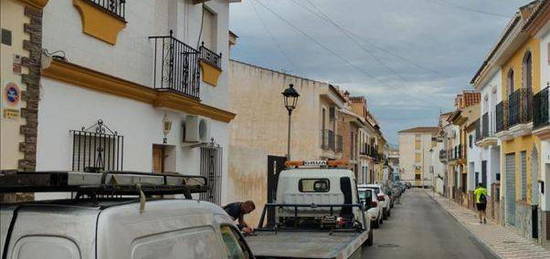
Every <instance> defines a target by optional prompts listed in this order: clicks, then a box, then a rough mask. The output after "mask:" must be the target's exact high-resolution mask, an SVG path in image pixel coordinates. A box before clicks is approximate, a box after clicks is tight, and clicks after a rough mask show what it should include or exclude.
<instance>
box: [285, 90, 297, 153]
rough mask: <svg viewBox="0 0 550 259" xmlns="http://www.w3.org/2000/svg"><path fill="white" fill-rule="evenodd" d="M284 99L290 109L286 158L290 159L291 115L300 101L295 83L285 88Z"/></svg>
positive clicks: (288, 109)
mask: <svg viewBox="0 0 550 259" xmlns="http://www.w3.org/2000/svg"><path fill="white" fill-rule="evenodd" d="M281 94H282V95H283V99H284V102H285V108H286V110H287V111H288V144H287V153H286V158H287V159H288V160H290V126H291V122H292V121H291V117H292V111H293V110H294V109H295V108H296V103H298V97H299V96H300V94H299V93H298V92H297V91H296V89H294V85H293V84H289V85H288V88H287V89H285V90H284V91H283V92H282V93H281Z"/></svg>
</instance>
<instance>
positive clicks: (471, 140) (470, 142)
mask: <svg viewBox="0 0 550 259" xmlns="http://www.w3.org/2000/svg"><path fill="white" fill-rule="evenodd" d="M473 139H474V136H473V135H472V134H470V135H469V136H468V145H469V146H470V148H472V143H473Z"/></svg>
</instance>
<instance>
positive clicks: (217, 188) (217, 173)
mask: <svg viewBox="0 0 550 259" xmlns="http://www.w3.org/2000/svg"><path fill="white" fill-rule="evenodd" d="M222 159H223V148H221V147H216V146H208V147H201V176H204V177H206V178H207V180H208V182H207V183H208V190H207V191H206V192H204V193H201V194H200V195H199V199H201V200H203V201H209V202H212V203H215V204H218V205H220V203H221V186H222V164H223V163H222Z"/></svg>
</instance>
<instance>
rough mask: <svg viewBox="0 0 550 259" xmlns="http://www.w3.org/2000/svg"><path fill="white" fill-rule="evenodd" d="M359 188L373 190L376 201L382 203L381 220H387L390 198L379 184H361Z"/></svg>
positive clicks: (389, 213)
mask: <svg viewBox="0 0 550 259" xmlns="http://www.w3.org/2000/svg"><path fill="white" fill-rule="evenodd" d="M359 187H360V188H370V189H373V190H374V191H375V193H376V196H377V198H378V201H379V202H380V203H382V218H383V219H384V220H385V219H388V218H389V217H390V216H391V207H390V203H391V200H390V196H388V195H387V194H386V193H385V192H384V189H383V187H382V185H380V184H361V185H359Z"/></svg>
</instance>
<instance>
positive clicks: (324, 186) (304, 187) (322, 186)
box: [298, 178, 330, 192]
mask: <svg viewBox="0 0 550 259" xmlns="http://www.w3.org/2000/svg"><path fill="white" fill-rule="evenodd" d="M298 190H300V192H328V191H330V181H329V180H328V179H326V178H310V179H300V181H299V182H298Z"/></svg>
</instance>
